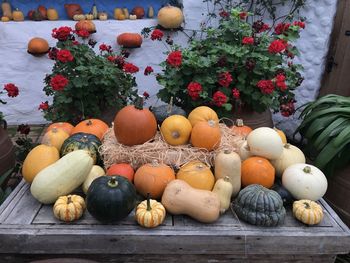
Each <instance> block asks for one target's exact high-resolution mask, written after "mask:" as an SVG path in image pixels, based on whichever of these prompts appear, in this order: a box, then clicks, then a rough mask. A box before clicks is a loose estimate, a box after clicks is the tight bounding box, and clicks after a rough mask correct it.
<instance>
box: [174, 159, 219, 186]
mask: <svg viewBox="0 0 350 263" xmlns="http://www.w3.org/2000/svg"><path fill="white" fill-rule="evenodd" d="M176 179H180V180H183V181H185V182H186V183H188V184H189V185H190V186H192V187H193V188H197V189H202V190H208V191H211V190H212V189H213V187H214V184H215V176H214V174H213V173H212V171H211V170H210V167H209V166H207V165H205V164H204V163H202V162H200V161H190V162H188V163H187V164H185V165H183V166H182V167H181V168H180V169H179V171H178V172H177V174H176Z"/></svg>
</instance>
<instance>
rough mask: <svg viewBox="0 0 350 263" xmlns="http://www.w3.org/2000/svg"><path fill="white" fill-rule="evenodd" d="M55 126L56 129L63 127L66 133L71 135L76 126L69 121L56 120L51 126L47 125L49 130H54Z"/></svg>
mask: <svg viewBox="0 0 350 263" xmlns="http://www.w3.org/2000/svg"><path fill="white" fill-rule="evenodd" d="M53 128H56V129H62V130H64V131H65V132H66V133H68V134H69V135H71V134H72V131H73V128H74V126H73V125H72V124H70V123H69V122H54V123H52V124H50V126H49V127H47V130H46V131H47V132H48V131H50V130H52V129H53Z"/></svg>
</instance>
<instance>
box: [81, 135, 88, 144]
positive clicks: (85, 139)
mask: <svg viewBox="0 0 350 263" xmlns="http://www.w3.org/2000/svg"><path fill="white" fill-rule="evenodd" d="M80 141H81V142H82V143H86V142H88V141H89V138H88V137H87V135H83V137H81V139H80Z"/></svg>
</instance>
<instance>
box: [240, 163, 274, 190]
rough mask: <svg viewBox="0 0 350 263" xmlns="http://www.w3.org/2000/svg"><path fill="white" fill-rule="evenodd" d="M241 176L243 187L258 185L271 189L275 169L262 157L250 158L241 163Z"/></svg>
mask: <svg viewBox="0 0 350 263" xmlns="http://www.w3.org/2000/svg"><path fill="white" fill-rule="evenodd" d="M241 175H242V177H241V179H242V186H243V187H245V186H247V185H250V184H260V185H262V186H264V187H266V188H271V187H272V185H273V183H274V181H275V168H274V167H273V166H272V164H271V163H270V162H269V161H268V160H267V159H265V158H263V157H250V158H248V159H246V160H245V161H243V163H242V167H241Z"/></svg>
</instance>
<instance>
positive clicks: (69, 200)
mask: <svg viewBox="0 0 350 263" xmlns="http://www.w3.org/2000/svg"><path fill="white" fill-rule="evenodd" d="M70 203H72V196H71V195H68V196H67V205H69V204H70Z"/></svg>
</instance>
